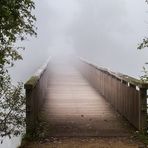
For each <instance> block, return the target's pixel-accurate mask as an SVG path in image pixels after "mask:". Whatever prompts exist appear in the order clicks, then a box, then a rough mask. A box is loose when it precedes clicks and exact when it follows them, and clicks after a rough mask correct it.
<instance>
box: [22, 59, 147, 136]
mask: <svg viewBox="0 0 148 148" xmlns="http://www.w3.org/2000/svg"><path fill="white" fill-rule="evenodd" d="M147 88H148V85H147V84H145V83H142V82H141V81H139V80H137V79H134V78H132V77H129V76H126V75H123V74H117V73H113V72H111V71H109V70H107V69H104V68H99V67H97V66H94V65H92V64H90V63H88V62H86V61H85V60H83V59H77V60H73V61H72V60H71V59H70V58H69V59H66V58H62V57H61V58H59V57H58V58H56V57H55V58H52V59H50V60H49V61H48V62H47V63H46V64H45V65H43V67H42V68H40V69H39V70H38V71H37V73H35V75H34V76H32V77H31V79H30V80H29V81H28V82H27V83H26V84H25V89H26V99H27V101H26V104H27V105H26V116H27V121H26V122H27V132H28V133H36V134H38V133H40V134H38V135H39V136H41V137H44V136H46V137H47V136H48V137H50V136H126V135H130V134H131V133H132V132H133V131H135V130H140V131H143V130H146V128H147V127H146V124H147V123H146V118H147ZM35 131H36V132H35Z"/></svg>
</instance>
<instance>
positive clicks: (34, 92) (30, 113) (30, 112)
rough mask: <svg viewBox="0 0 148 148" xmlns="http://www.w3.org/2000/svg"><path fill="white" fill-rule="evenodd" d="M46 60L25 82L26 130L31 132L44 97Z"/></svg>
mask: <svg viewBox="0 0 148 148" xmlns="http://www.w3.org/2000/svg"><path fill="white" fill-rule="evenodd" d="M48 62H49V60H47V62H46V63H45V64H44V65H43V66H42V67H41V68H40V69H38V71H37V72H36V73H35V74H34V75H33V76H32V77H31V78H30V79H29V80H28V81H27V82H26V83H25V85H24V87H25V90H26V132H27V133H32V132H34V131H35V129H36V124H37V123H38V115H39V111H40V109H41V106H42V105H43V103H44V101H45V98H46V92H47V91H46V90H47V82H48V81H47V79H48Z"/></svg>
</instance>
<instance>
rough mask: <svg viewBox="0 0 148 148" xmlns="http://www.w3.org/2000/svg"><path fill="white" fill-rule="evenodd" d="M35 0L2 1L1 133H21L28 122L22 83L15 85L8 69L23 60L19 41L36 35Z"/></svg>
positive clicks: (0, 54)
mask: <svg viewBox="0 0 148 148" xmlns="http://www.w3.org/2000/svg"><path fill="white" fill-rule="evenodd" d="M33 9H35V4H34V2H33V0H0V125H1V126H0V136H7V135H9V136H10V135H11V134H14V135H18V134H19V133H20V132H19V131H20V127H21V126H23V125H24V122H23V120H24V103H25V99H24V95H23V89H22V84H18V85H17V86H14V85H13V84H12V82H11V77H10V75H9V72H8V68H10V67H12V66H13V65H14V61H16V60H20V59H22V56H21V55H20V54H19V50H20V49H24V47H18V46H17V45H16V42H18V41H23V40H25V39H26V37H27V36H28V35H30V36H36V35H37V34H36V28H35V26H34V22H35V20H36V18H35V16H34V15H33V14H32V10H33Z"/></svg>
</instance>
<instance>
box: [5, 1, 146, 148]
mask: <svg viewBox="0 0 148 148" xmlns="http://www.w3.org/2000/svg"><path fill="white" fill-rule="evenodd" d="M35 3H36V10H35V11H34V12H33V13H34V14H35V15H36V18H37V22H36V26H37V27H38V30H37V33H38V36H37V38H28V40H27V41H25V42H24V43H23V45H24V46H25V47H26V50H24V51H20V53H21V54H22V56H23V60H22V61H17V62H16V63H15V66H14V67H13V68H11V69H10V73H11V75H12V77H13V81H14V82H17V81H23V82H25V81H26V80H27V79H28V78H29V77H30V76H31V75H32V74H33V73H34V72H35V71H36V70H37V69H38V68H39V67H40V66H41V65H42V64H43V63H44V62H45V61H46V59H47V58H48V57H49V56H55V55H57V54H60V55H62V54H71V53H74V54H76V55H78V56H81V57H83V58H85V59H86V60H88V61H90V62H91V63H94V64H95V65H98V66H104V67H106V68H109V69H111V70H113V71H116V72H122V73H125V74H128V75H130V76H134V77H137V78H138V77H139V76H140V75H141V74H142V73H141V71H142V67H143V66H144V63H145V62H147V60H148V49H144V50H141V51H138V50H137V46H138V44H139V43H140V42H141V41H142V39H143V38H144V37H146V36H148V35H147V33H148V5H147V4H146V3H145V0H103V1H102V0H42V1H41V0H36V1H35ZM15 140H16V139H15ZM11 143H12V142H10V143H8V142H5V143H4V144H3V146H2V147H4V148H6V147H11V148H12V147H14V148H15V147H16V146H15V144H14V145H13V146H12V145H11ZM14 143H17V142H14Z"/></svg>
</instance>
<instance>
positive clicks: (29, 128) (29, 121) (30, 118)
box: [26, 88, 35, 134]
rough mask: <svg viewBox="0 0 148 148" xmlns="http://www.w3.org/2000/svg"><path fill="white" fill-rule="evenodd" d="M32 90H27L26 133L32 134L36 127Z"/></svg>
mask: <svg viewBox="0 0 148 148" xmlns="http://www.w3.org/2000/svg"><path fill="white" fill-rule="evenodd" d="M32 99H33V97H32V88H29V89H26V133H29V134H31V133H32V132H33V131H34V129H33V128H35V126H34V108H33V106H32V105H33V104H32V103H33V102H32V101H33V100H32Z"/></svg>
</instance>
